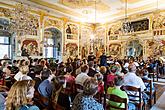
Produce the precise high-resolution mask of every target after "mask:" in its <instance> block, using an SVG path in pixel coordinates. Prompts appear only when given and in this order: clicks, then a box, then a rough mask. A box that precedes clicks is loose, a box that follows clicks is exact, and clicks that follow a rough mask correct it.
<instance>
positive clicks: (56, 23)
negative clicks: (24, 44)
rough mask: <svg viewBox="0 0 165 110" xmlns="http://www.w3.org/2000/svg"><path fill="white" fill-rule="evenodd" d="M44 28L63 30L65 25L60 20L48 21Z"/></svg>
mask: <svg viewBox="0 0 165 110" xmlns="http://www.w3.org/2000/svg"><path fill="white" fill-rule="evenodd" d="M44 27H45V28H47V27H57V28H58V29H62V27H63V23H62V21H60V20H55V19H49V18H48V19H46V20H45V22H44Z"/></svg>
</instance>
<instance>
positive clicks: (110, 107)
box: [106, 94, 128, 110]
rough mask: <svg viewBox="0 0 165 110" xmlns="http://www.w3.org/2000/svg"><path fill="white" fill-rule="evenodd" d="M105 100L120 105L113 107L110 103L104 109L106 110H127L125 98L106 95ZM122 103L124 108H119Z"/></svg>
mask: <svg viewBox="0 0 165 110" xmlns="http://www.w3.org/2000/svg"><path fill="white" fill-rule="evenodd" d="M107 98H108V99H109V101H112V102H116V103H119V104H120V105H119V106H114V105H111V103H110V104H108V105H107V107H106V108H107V109H108V110H111V109H117V110H127V108H128V104H127V98H121V97H119V96H117V95H114V94H107ZM123 103H124V108H121V104H123Z"/></svg>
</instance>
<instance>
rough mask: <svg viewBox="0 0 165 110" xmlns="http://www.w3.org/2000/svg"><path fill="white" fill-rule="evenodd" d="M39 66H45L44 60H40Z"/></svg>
mask: <svg viewBox="0 0 165 110" xmlns="http://www.w3.org/2000/svg"><path fill="white" fill-rule="evenodd" d="M39 64H40V65H41V66H43V67H45V65H46V61H45V60H44V59H42V60H41V61H40V63H39Z"/></svg>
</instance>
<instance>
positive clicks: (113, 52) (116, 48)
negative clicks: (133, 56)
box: [109, 43, 121, 57]
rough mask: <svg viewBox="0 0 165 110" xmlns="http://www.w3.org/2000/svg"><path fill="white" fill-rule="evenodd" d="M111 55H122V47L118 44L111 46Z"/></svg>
mask: <svg viewBox="0 0 165 110" xmlns="http://www.w3.org/2000/svg"><path fill="white" fill-rule="evenodd" d="M109 55H111V56H113V57H117V56H120V55H121V45H120V44H118V43H114V44H110V45H109Z"/></svg>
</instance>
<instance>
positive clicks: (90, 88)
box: [83, 78, 98, 95]
mask: <svg viewBox="0 0 165 110" xmlns="http://www.w3.org/2000/svg"><path fill="white" fill-rule="evenodd" d="M83 90H84V91H83V93H84V94H85V95H95V94H96V93H97V90H98V83H97V80H96V79H95V78H88V79H86V80H85V81H84V83H83Z"/></svg>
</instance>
